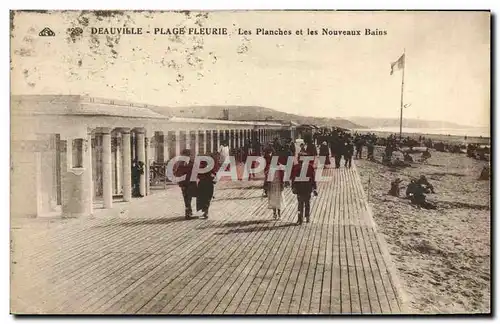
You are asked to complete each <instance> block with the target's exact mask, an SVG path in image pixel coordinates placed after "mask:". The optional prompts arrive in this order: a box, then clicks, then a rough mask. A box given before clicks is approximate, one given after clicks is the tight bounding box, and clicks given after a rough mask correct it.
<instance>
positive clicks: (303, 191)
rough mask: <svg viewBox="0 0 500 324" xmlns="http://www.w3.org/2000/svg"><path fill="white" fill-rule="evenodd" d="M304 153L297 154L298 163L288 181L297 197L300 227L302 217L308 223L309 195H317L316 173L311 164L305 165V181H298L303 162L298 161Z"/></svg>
mask: <svg viewBox="0 0 500 324" xmlns="http://www.w3.org/2000/svg"><path fill="white" fill-rule="evenodd" d="M303 155H305V154H304V153H299V163H298V164H295V165H294V166H293V168H292V172H291V177H290V180H291V181H292V192H293V193H294V194H295V195H297V206H298V211H297V212H298V219H297V224H298V225H302V223H303V221H304V217H305V218H306V223H309V222H310V213H311V194H314V195H315V196H317V195H318V192H317V191H316V180H315V177H316V172H315V171H314V167H313V165H312V163H307V162H306V163H307V164H308V165H307V171H306V178H307V179H305V180H302V179H299V177H300V173H301V172H302V168H303V164H304V161H303V160H302V159H300V157H301V156H303Z"/></svg>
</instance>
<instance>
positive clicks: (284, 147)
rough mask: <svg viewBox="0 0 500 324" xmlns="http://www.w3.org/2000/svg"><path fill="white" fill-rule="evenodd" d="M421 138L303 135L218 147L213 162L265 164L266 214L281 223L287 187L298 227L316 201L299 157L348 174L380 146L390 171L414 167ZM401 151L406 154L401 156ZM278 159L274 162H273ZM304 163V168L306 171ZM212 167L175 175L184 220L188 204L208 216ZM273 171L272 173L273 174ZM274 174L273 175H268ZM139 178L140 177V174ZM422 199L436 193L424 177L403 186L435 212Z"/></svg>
mask: <svg viewBox="0 0 500 324" xmlns="http://www.w3.org/2000/svg"><path fill="white" fill-rule="evenodd" d="M428 141H429V140H426V139H425V138H423V137H422V136H421V137H420V138H419V139H418V141H417V140H416V139H412V138H410V137H407V138H402V139H400V138H399V137H398V136H397V135H396V134H391V135H389V136H387V137H378V136H377V135H375V134H373V133H367V134H359V133H357V132H355V133H353V134H351V133H349V132H348V131H345V130H343V129H340V128H330V129H326V128H325V129H320V130H319V131H316V132H315V133H314V134H310V133H306V134H305V136H303V141H297V142H296V141H294V140H293V139H292V138H279V137H277V138H275V139H274V140H272V141H270V142H268V143H265V144H262V143H260V142H259V140H258V139H252V140H250V139H249V140H247V141H246V142H245V144H244V145H243V146H242V147H240V148H238V149H234V150H231V149H230V148H229V145H228V144H229V143H228V142H222V143H221V146H220V147H219V150H218V152H217V153H215V154H214V155H213V156H212V157H213V158H214V160H215V161H216V163H218V166H225V168H226V169H227V167H229V165H230V164H231V159H232V158H233V161H235V162H236V163H239V165H243V166H244V167H246V168H247V169H255V167H256V164H257V163H259V162H257V161H256V160H252V162H251V163H246V162H247V158H248V157H250V156H253V157H260V158H263V160H264V161H265V167H264V170H263V173H264V181H263V187H262V190H263V196H264V197H266V198H267V200H268V208H269V209H271V210H272V212H273V217H274V219H276V220H279V219H280V218H281V211H282V209H283V191H284V190H285V188H287V187H291V189H292V192H293V193H294V194H295V195H296V196H297V202H298V203H297V206H298V218H297V224H302V223H303V221H304V220H305V222H309V221H310V201H311V197H313V196H315V195H318V192H317V185H316V182H315V177H316V174H315V173H316V170H315V162H314V159H309V160H308V161H306V162H304V161H303V159H302V157H304V156H312V157H317V156H318V157H320V159H319V160H317V161H320V162H321V163H324V166H325V167H327V168H328V167H329V166H330V165H332V164H334V167H335V168H340V167H341V162H342V159H343V165H344V167H346V168H351V166H352V159H353V157H354V158H355V159H362V158H363V156H364V149H365V147H366V158H367V159H368V160H371V161H375V156H374V149H375V145H379V144H380V143H381V142H383V143H384V144H385V145H384V146H385V149H384V151H383V153H382V163H383V164H386V165H391V166H397V165H400V164H401V165H403V164H404V165H407V164H411V163H413V162H414V161H413V157H412V156H411V155H410V154H409V152H412V150H413V148H414V147H418V146H419V145H418V143H419V142H420V143H425V144H432V143H428ZM403 147H405V149H404V150H403ZM397 151H400V152H402V154H403V160H402V161H401V160H400V159H399V158H397V157H396V158H394V157H393V154H394V152H397ZM182 155H184V156H191V152H190V150H184V151H183V152H182ZM276 157H277V158H276ZM430 157H431V154H430V152H429V149H428V148H427V149H425V150H424V151H423V152H422V153H421V160H420V161H426V160H427V159H429V158H430ZM273 158H274V159H275V160H276V161H277V164H276V165H274V166H273V164H272V163H271V161H272V160H273ZM290 158H292V159H293V161H294V164H293V167H292V169H291V174H290V177H289V178H287V179H285V168H284V166H286V165H287V164H288V163H289V161H290ZM304 163H308V165H307V166H305V167H304ZM218 166H217V167H214V168H212V169H211V170H209V171H205V172H202V173H200V174H198V175H197V177H196V179H191V172H192V169H193V159H190V162H188V163H187V162H185V163H181V164H180V165H179V167H178V168H177V169H176V171H175V172H176V176H183V175H185V176H186V179H185V180H183V181H181V182H179V183H178V184H179V186H180V187H181V190H182V196H183V199H184V204H185V208H186V209H185V210H186V213H185V216H186V218H188V219H189V218H191V217H193V211H192V207H191V203H192V200H193V198H196V210H197V211H199V212H201V213H202V214H201V216H200V217H202V218H208V211H209V207H210V203H211V200H212V198H213V195H214V186H215V183H216V179H217V172H216V170H219V168H218ZM271 168H272V169H271ZM303 170H307V172H306V173H307V179H308V181H297V179H298V177H299V175H300V174H301V171H303ZM271 171H272V172H271ZM138 173H139V172H138ZM248 176H249V179H252V178H255V177H256V176H257V175H256V174H255V173H252V172H248ZM400 184H401V180H400V179H399V178H398V179H396V180H394V181H392V182H391V187H390V190H389V194H390V195H393V196H397V197H399V195H400V194H399V191H400V189H401V188H400ZM426 193H434V187H433V186H432V185H431V184H430V183H429V182H428V181H427V179H426V178H425V176H422V177H421V178H419V179H414V180H411V181H410V183H409V184H408V185H407V190H406V198H408V199H410V201H411V203H412V204H415V205H417V206H420V207H423V208H429V209H433V208H436V206H435V205H434V204H432V203H430V202H428V201H427V200H426V196H425V194H426Z"/></svg>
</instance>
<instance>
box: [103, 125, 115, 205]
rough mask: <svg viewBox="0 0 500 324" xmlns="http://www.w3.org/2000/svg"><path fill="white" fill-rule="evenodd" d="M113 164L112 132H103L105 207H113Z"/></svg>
mask: <svg viewBox="0 0 500 324" xmlns="http://www.w3.org/2000/svg"><path fill="white" fill-rule="evenodd" d="M111 167H112V164H111V133H110V131H109V130H106V131H103V132H102V197H103V199H104V208H113V178H112V177H113V172H112V169H111Z"/></svg>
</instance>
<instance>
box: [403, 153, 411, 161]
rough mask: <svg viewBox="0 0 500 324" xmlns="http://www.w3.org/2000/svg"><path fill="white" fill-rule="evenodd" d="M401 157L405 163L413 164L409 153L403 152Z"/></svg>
mask: <svg viewBox="0 0 500 324" xmlns="http://www.w3.org/2000/svg"><path fill="white" fill-rule="evenodd" d="M403 157H404V161H405V162H410V163H412V162H413V157H412V156H411V155H410V153H408V152H404V154H403Z"/></svg>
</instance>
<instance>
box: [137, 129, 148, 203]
mask: <svg viewBox="0 0 500 324" xmlns="http://www.w3.org/2000/svg"><path fill="white" fill-rule="evenodd" d="M136 138H137V161H139V162H142V163H144V174H141V178H140V181H139V192H140V194H141V196H145V195H146V176H145V173H146V162H147V161H146V147H145V145H146V140H145V134H144V131H143V130H139V131H137V132H136Z"/></svg>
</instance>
